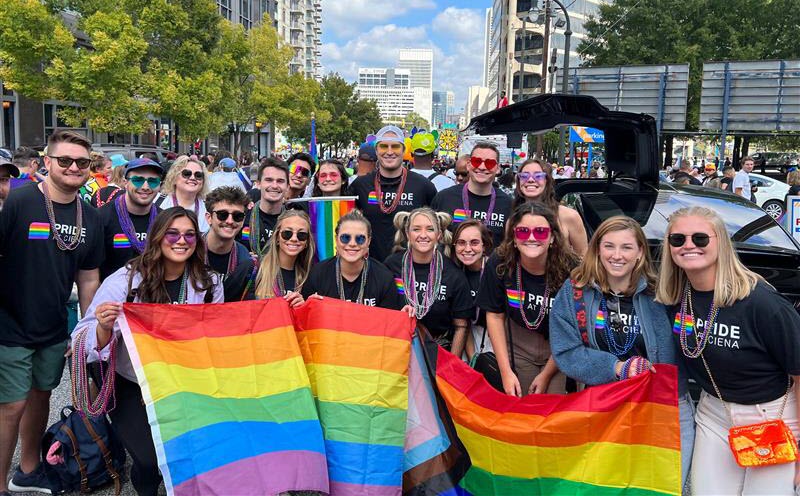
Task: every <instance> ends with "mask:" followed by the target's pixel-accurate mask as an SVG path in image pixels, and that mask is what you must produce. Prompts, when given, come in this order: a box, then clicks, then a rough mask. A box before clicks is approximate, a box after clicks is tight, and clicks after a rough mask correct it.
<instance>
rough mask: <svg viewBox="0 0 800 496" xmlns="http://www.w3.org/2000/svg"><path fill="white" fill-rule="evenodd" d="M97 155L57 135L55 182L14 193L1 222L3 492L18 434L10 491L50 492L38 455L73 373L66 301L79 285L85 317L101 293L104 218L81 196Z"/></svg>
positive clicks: (52, 164)
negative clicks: (53, 394)
mask: <svg viewBox="0 0 800 496" xmlns="http://www.w3.org/2000/svg"><path fill="white" fill-rule="evenodd" d="M90 151H91V143H90V142H89V141H88V140H87V139H86V138H85V137H84V136H82V135H80V134H78V133H74V132H71V131H56V132H55V133H54V134H53V135H52V136H50V139H49V142H48V155H47V156H46V157H45V159H44V162H45V167H46V168H47V170H48V173H49V174H48V176H47V178H46V179H45V180H44V181H43V182H42V183H40V184H30V185H27V186H23V187H20V188H18V189H15V190H14V191H12V192H11V194H10V195H9V197H8V201H7V202H6V204H5V207H4V208H3V211H2V213H0V418H2V419H3V421H2V422H0V440H2V443H1V444H0V492H2V491H5V490H6V480H7V475H8V470H9V468H10V464H11V456H12V455H13V453H14V446H15V444H16V440H17V435H18V434H19V435H20V436H21V438H22V455H21V458H20V468H19V469H17V470H16V472H15V473H14V477H13V478H12V480H11V483H10V484H9V486H10V487H11V488H13V489H14V490H15V491H26V490H28V489H30V488H33V487H45V488H46V487H48V486H47V481H46V477H45V475H44V473H43V471H42V470H41V466H40V464H39V446H40V442H41V439H42V436H43V435H44V429H45V427H46V426H47V419H48V416H49V407H50V391H52V390H53V389H55V388H56V387H57V386H58V384H59V382H60V381H61V373H62V372H63V369H64V353H65V352H66V350H67V343H68V338H69V330H68V329H67V308H66V306H67V301H68V300H69V295H70V293H71V291H72V286H73V284H74V283H77V286H78V297H79V299H80V306H81V310H85V309H86V307H88V306H89V303H90V302H91V301H92V298H93V297H94V293H95V292H96V291H97V288H98V286H99V285H100V273H99V270H98V267H99V265H100V261H101V257H102V253H103V236H102V226H101V224H100V218H99V216H98V213H97V211H96V210H95V209H93V208H92V207H90V206H89V205H88V204H86V203H83V202H82V200H80V199H79V198H78V196H77V195H78V191H79V190H80V188H81V186H83V184H84V183H85V182H86V179H87V178H88V177H89V163H90V161H91V159H90V157H89V152H90ZM23 412H24V415H23ZM23 416H24V417H25V418H24V422H21V420H23Z"/></svg>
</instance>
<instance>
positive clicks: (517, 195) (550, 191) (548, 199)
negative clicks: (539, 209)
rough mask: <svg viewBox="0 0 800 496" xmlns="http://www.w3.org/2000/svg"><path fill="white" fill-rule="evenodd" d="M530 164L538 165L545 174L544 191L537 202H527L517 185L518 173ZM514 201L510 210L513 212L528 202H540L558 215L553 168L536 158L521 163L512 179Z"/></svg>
mask: <svg viewBox="0 0 800 496" xmlns="http://www.w3.org/2000/svg"><path fill="white" fill-rule="evenodd" d="M530 164H538V165H539V167H541V168H542V172H544V173H545V174H547V178H546V179H545V181H544V191H542V194H541V195H540V196H539V198H538V199H537V200H528V199H527V198H525V195H523V194H522V189H521V187H520V183H519V173H520V172H522V170H523V169H525V167H526V166H528V165H530ZM514 183H515V184H514V201H513V202H512V203H511V209H512V210H514V209H516V208H517V207H518V206H520V205H522V204H523V203H526V202H528V201H540V202H542V203H544V204H545V205H547V206H548V207H550V208H551V209H552V210H553V211H554V212H555V213H556V214H558V206H559V203H558V200H557V199H556V186H555V180H554V179H553V167H552V166H551V165H550V164H549V163H547V161H546V160H539V159H538V158H529V159H528V160H526V161H524V162H522V164H521V165H520V166H519V170H518V171H517V176H516V178H515V179H514Z"/></svg>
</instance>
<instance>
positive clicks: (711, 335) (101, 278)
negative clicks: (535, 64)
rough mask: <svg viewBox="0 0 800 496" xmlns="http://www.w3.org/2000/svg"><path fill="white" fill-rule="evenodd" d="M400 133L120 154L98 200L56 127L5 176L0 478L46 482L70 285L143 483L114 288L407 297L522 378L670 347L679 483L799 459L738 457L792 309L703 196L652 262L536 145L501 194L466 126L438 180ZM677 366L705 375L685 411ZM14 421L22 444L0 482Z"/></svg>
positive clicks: (783, 490)
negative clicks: (341, 201)
mask: <svg viewBox="0 0 800 496" xmlns="http://www.w3.org/2000/svg"><path fill="white" fill-rule="evenodd" d="M405 146H406V145H405V135H404V132H403V131H402V130H401V129H398V128H396V127H394V126H386V127H384V128H382V129H381V130H380V131H378V132H377V133H376V141H375V143H374V145H373V146H372V149H371V150H370V149H368V148H364V147H362V149H361V150H359V155H358V164H357V172H356V174H355V175H354V176H353V177H350V178H348V175H347V172H346V171H345V170H344V167H343V165H342V164H341V163H340V162H338V161H336V160H328V161H321V162H320V163H319V164H317V163H315V161H314V160H313V158H311V157H310V156H308V155H305V154H296V155H294V156H292V157H290V160H289V161H288V163H287V162H284V161H282V160H280V159H277V158H265V159H263V160H261V161H260V163H259V166H258V170H257V174H256V178H255V179H256V181H255V188H254V189H253V190H251V191H249V192H247V193H246V192H245V189H246V188H240V187H238V185H223V186H219V187H216V188H214V189H213V190H211V191H209V185H208V184H207V183H208V180H207V179H208V176H207V168H206V167H205V164H203V163H202V162H201V161H199V160H195V159H194V158H193V157H178V158H177V159H176V160H175V162H174V163H173V164H172V165H171V167H170V168H169V171H167V172H166V175H165V174H164V173H165V171H164V170H163V168H162V166H161V165H160V164H158V163H157V162H155V161H152V160H150V159H147V158H143V159H136V160H132V161H129V162H127V163H126V164H125V165H124V166H121V167H124V169H123V171H124V173H123V174H122V175H121V177H120V178H119V179H117V186H118V187H119V189H120V190H121V192H120V193H119V194H118V195H117V196H116V197H115V198H114V199H112V200H109V201H106V202H105V204H104V205H102V206H101V207H100V208H98V209H95V208H93V207H92V206H90V205H89V204H87V203H85V202H84V201H83V200H81V199H80V198H78V193H79V191H80V189H81V187H83V186H84V184H85V183H86V181H87V180H88V179H89V175H90V165H91V163H92V158H91V155H90V153H91V145H90V143H89V142H88V141H87V140H86V139H85V138H84V137H83V136H81V135H79V134H75V133H72V132H68V131H57V132H56V133H54V134H53V135H52V136H51V137H50V140H49V142H48V147H47V152H46V156H45V158H44V163H45V167H46V169H47V175H46V176H44V177H43V178H41V180H40V181H35V180H31V181H30V184H27V185H25V186H24V187H20V188H18V189H15V190H14V191H12V192H11V194H10V195H9V196H8V199H7V201H6V203H5V206H4V208H3V210H2V211H1V212H0V418H1V419H2V421H0V494H3V493H4V492H5V491H6V490H8V489H10V490H12V491H31V490H33V491H36V490H46V488H47V486H46V480H45V478H44V474H43V470H42V466H41V463H42V462H41V460H40V448H39V443H40V440H41V436H42V434H43V431H44V428H45V426H46V422H47V418H48V411H49V397H50V392H51V391H52V390H53V389H54V388H55V387H56V386H58V384H59V382H60V380H61V375H62V371H63V366H64V360H65V358H64V356H65V354H66V352H67V349H68V348H69V346H70V344H69V343H70V340H69V339H67V334H66V332H65V329H66V328H67V314H66V309H65V303H66V302H67V299H68V297H69V293H70V291H71V289H72V285H73V283H74V284H77V287H78V294H79V300H80V307H81V311H82V318H81V320H80V321H79V322H78V324H77V326H75V328H74V330H72V338H73V343H75V344H73V346H72V350H71V352H72V353H76V354H80V356H81V357H85V359H86V361H88V362H89V363H103V364H108V363H114V368H113V370H111V371H110V372H107V373H105V374H103V373H100V374H95V376H94V379H95V381H96V382H97V384H98V385H99V387H100V389H101V392H100V395H101V397H104V398H109V397H111V394H110V392H111V391H113V392H114V395H113V396H114V397H115V398H116V401H115V404H114V405H113V408H112V409H110V411H109V417H110V420H111V422H112V423H113V425H114V427H115V430H116V432H117V434H118V435H119V437H120V439H121V441H122V443H123V445H124V447H125V448H126V450H127V451H128V453H129V454H130V456H131V458H132V461H133V466H132V469H131V482H132V484H133V486H134V488H135V490H136V491H137V493H138V494H141V495H155V494H157V492H158V487H159V484H160V483H161V477H160V474H159V471H158V465H157V459H156V452H155V448H154V445H153V440H152V438H151V437H150V429H149V425H148V422H147V416H146V411H145V408H144V405H143V401H142V396H141V390H140V389H139V386H138V384H137V383H136V378H135V375H134V373H133V368H132V365H131V362H130V359H129V357H128V355H127V351H126V348H125V346H124V343H123V342H122V341H123V338H122V336H121V334H120V329H119V324H118V322H117V318H118V317H119V315H120V313H121V311H122V304H123V303H125V302H147V303H164V304H192V303H219V302H223V301H240V300H243V299H256V300H258V299H267V298H284V299H285V300H286V301H287V302H288V304H289V305H291V306H299V305H302V304H303V303H304V302H305V301H306V300H308V299H310V298H320V297H330V298H339V299H342V300H346V301H350V302H353V303H357V304H362V305H369V306H375V307H383V308H389V309H395V310H400V311H403V312H406V313H408V314H409V316H412V317H415V318H416V319H417V327H418V332H420V333H421V334H422V335H424V336H427V337H429V338H430V339H433V340H435V341H436V342H438V343H439V344H440V345H441V346H443V347H445V348H446V349H448V350H449V351H450V352H452V353H454V354H456V355H457V356H462V357H463V358H464V359H465V360H471V359H473V358H475V357H476V356H478V355H480V354H487V353H488V352H489V351H493V353H494V357H495V359H496V369H497V370H498V371H499V378H497V379H498V380H497V381H496V387H498V388H499V389H501V390H502V392H504V393H505V394H508V395H511V396H516V397H521V396H525V395H528V394H541V393H551V394H565V393H566V392H567V390H568V385H567V384H568V381H570V380H571V381H575V382H577V383H578V387H592V386H595V385H599V384H606V383H611V382H614V381H618V380H625V379H627V378H629V377H633V376H636V375H638V374H642V373H645V372H648V371H653V372H654V371H655V369H654V367H653V365H654V364H660V363H666V364H672V365H676V366H678V368H679V371H680V372H679V379H678V383H677V384H676V385H675V387H676V388H677V390H678V395H679V407H680V408H679V409H680V428H681V455H682V467H681V468H682V477H683V480H684V481H685V480H686V479H687V477H688V474H689V470H690V467H691V488H692V491H693V493H695V494H735V493H748V494H751V493H762V494H766V493H769V494H793V492H794V485H795V481H796V480H797V479H800V477H798V476H796V475H795V474H796V473H800V471H796V470H795V464H784V465H773V466H767V467H758V468H747V469H744V468H741V467H739V466H738V465H737V464H736V462H735V460H734V458H733V455H732V454H731V452H730V449H729V448H728V441H727V431H728V429H729V428H731V427H732V426H734V425H744V424H747V423H754V422H758V421H762V420H765V419H775V418H778V417H781V418H782V419H783V420H784V421H785V422H786V424H787V425H789V427H790V428H791V429H792V430H793V431H794V432H795V434H798V433H799V432H798V427H799V426H798V423H797V410H798V405H797V402H798V399H797V398H800V395H797V394H796V391H795V390H796V386H795V385H794V384H796V383H797V382H796V381H795V379H796V377H795V376H798V375H800V341H798V336H800V334H799V333H800V316H798V314H797V312H796V311H795V310H794V308H793V307H792V305H791V304H790V303H788V301H786V300H785V299H784V298H782V297H781V296H780V295H779V294H778V293H777V292H776V291H775V290H774V289H773V288H772V287H771V286H770V285H769V284H768V283H766V282H765V281H764V279H763V278H761V277H760V276H759V275H757V274H755V273H753V272H751V271H750V270H748V269H747V268H745V267H744V266H743V265H742V264H741V262H740V261H739V259H738V258H737V255H736V253H735V251H734V250H733V246H732V244H731V241H730V239H729V237H728V234H727V231H726V229H725V225H724V223H723V221H722V220H721V219H720V218H719V216H718V215H717V214H716V213H714V212H712V211H710V210H707V209H704V208H697V207H694V208H689V209H683V210H679V211H677V212H675V213H674V214H673V215H672V216H671V217H670V219H669V223H668V226H667V229H666V234H665V237H664V240H663V253H662V256H661V261H660V268H659V270H656V269H655V267H654V263H653V261H652V258H651V253H650V250H649V247H648V242H647V239H646V237H645V235H644V233H643V231H642V229H641V227H640V226H639V225H638V223H636V222H635V221H634V220H633V219H630V218H627V217H613V218H610V219H607V220H605V221H604V222H603V223H602V224H600V225H599V226H596V227H595V229H594V233H593V235H592V237H591V239H588V236H587V232H586V230H585V226H584V222H583V220H582V218H581V216H580V215H579V214H578V213H577V212H576V211H575V210H572V209H570V208H568V207H565V206H563V205H561V204H560V203H559V201H558V200H557V198H556V194H555V188H554V184H555V182H554V175H555V174H554V171H553V169H552V167H551V165H550V164H548V163H547V162H545V161H540V160H538V159H529V160H526V161H525V162H523V163H522V164H521V165H520V167H519V169H518V171H517V172H516V174H515V176H514V187H513V195H508V194H506V193H504V192H503V191H502V190H501V189H500V188H499V187H498V186H497V185H496V184H495V181H496V178H497V175H498V173H499V171H500V167H499V159H500V157H499V152H498V150H497V148H496V147H494V146H493V145H492V144H489V143H478V144H476V145H475V147H474V148H473V150H472V152H471V153H470V155H469V156H468V160H466V161H465V162H466V163H463V161H461V160H460V162H462V164H461V169H459V165H458V164H457V166H456V170H455V179H454V180H452V184H451V185H447V184H442V185H436V184H435V182H434V181H432V180H431V176H433V175H434V173H433V172H428V171H429V170H430V169H428V168H426V162H425V158H423V159H422V160H420V161H419V163H420V164H421V166H420V168H419V170H417V169H412V170H409V169H407V168H406V167H404V166H403V155H404V153H405V151H406V150H405ZM418 151H419V153H420V155H419V156H422V157H425V155H426V154H427V150H425V149H420V150H416V149H415V150H413V152H414V153H415V154H416V153H417V152H418ZM162 178H164V179H163V182H162ZM165 191H166V194H163V193H164V192H165ZM343 194H347V195H351V196H354V197H356V201H355V203H356V209H355V210H353V211H351V212H350V213H349V214H347V215H345V216H343V217H342V218H341V219H340V220H339V222H338V224H337V226H336V230H335V240H336V241H335V242H336V255H335V256H333V257H332V258H329V259H327V260H320V261H315V239H314V236H313V234H312V228H311V223H310V219H309V216H308V214H307V213H306V210H305V208H304V202H303V201H302V199H303V198H305V197H309V196H313V197H320V196H322V197H326V196H328V197H333V196H341V195H343ZM298 200H299V201H298ZM354 352H357V350H354ZM112 357H113V360H112ZM103 369H104V367H100V370H103ZM105 370H107V371H108V367H105ZM689 377H691V378H693V379H694V380H695V381H696V382H697V383H698V384H699V385H700V387H701V388H702V391H703V392H702V395H701V398H700V401H699V404H698V405H697V409H696V411H695V408H694V404H693V402H692V400H691V398H690V397H689V395H688V386H687V381H688V378H689ZM487 378H488V377H487ZM78 387H86V385H80V384H79V385H78ZM784 403H785V408H784V407H782V406H781V405H782V404H784ZM726 412H729V413H730V415H726ZM587 428H589V426H587ZM639 428H641V429H647V426H646V425H643V426H639ZM18 434H19V437H20V439H21V454H22V455H21V461H20V464H19V466H18V467H16V468H15V470H14V472H13V475H12V477H11V480H10V481H9V482H8V485H7V486H6V481H7V478H8V477H7V476H8V472H9V470H10V468H11V467H10V464H11V457H12V455H13V452H14V447H15V445H16V442H17V437H18ZM650 462H652V463H657V462H656V461H643V463H650ZM676 469H677V467H676ZM3 496H5V495H3Z"/></svg>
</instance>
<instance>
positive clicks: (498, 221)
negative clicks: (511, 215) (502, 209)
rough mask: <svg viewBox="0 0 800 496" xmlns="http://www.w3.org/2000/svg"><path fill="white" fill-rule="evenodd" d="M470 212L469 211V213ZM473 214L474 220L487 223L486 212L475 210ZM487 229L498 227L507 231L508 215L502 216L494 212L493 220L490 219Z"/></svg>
mask: <svg viewBox="0 0 800 496" xmlns="http://www.w3.org/2000/svg"><path fill="white" fill-rule="evenodd" d="M468 212H469V211H468ZM470 213H471V214H472V218H473V219H478V220H481V221H484V222H485V221H486V212H481V211H479V210H473V211H472V212H470ZM486 227H497V228H500V229H505V227H506V214H502V213H499V212H492V218H491V219H489V222H488V223H487V224H486Z"/></svg>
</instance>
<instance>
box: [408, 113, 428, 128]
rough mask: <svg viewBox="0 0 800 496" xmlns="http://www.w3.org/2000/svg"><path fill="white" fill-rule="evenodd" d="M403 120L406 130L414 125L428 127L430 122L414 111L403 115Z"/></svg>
mask: <svg viewBox="0 0 800 496" xmlns="http://www.w3.org/2000/svg"><path fill="white" fill-rule="evenodd" d="M403 122H404V123H405V127H406V129H407V130H410V129H412V128H414V127H416V128H418V129H430V124H429V123H428V121H427V120H426V119H425V118H424V117H422V116H421V115H419V114H418V113H416V112H409V113H408V114H407V115H406V116H405V117H403Z"/></svg>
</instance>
